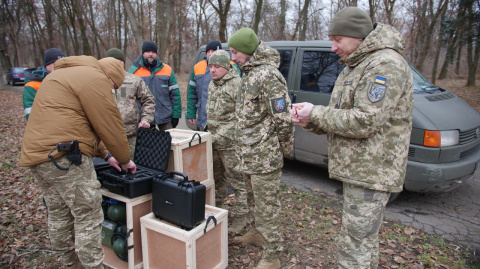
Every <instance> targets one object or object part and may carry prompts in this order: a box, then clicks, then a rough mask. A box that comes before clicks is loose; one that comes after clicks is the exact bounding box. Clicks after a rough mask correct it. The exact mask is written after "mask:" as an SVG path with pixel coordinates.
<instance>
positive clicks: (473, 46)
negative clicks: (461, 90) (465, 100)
mask: <svg viewBox="0 0 480 269" xmlns="http://www.w3.org/2000/svg"><path fill="white" fill-rule="evenodd" d="M461 3H462V4H463V5H465V8H466V10H467V18H468V21H467V27H466V36H467V61H468V77H467V84H466V86H475V75H476V73H477V67H478V60H479V58H480V3H479V0H464V1H462V2H461Z"/></svg>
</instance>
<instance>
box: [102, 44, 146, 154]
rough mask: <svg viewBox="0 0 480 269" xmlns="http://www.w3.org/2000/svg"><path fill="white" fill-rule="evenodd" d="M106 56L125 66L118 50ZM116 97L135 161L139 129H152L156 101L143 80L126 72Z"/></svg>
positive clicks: (122, 56)
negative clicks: (139, 109)
mask: <svg viewBox="0 0 480 269" xmlns="http://www.w3.org/2000/svg"><path fill="white" fill-rule="evenodd" d="M106 56H107V57H113V58H115V59H117V60H119V61H121V63H122V65H123V64H125V54H124V53H123V51H121V50H119V49H117V48H112V49H109V50H108V51H107V55H106ZM115 96H116V98H115V99H116V102H117V107H118V109H119V110H120V113H121V114H122V119H123V125H124V127H125V133H126V134H127V139H128V147H129V149H130V159H132V160H133V156H134V153H135V142H136V141H137V131H138V128H139V127H143V128H150V123H151V122H153V113H154V112H155V100H154V99H153V95H152V93H151V92H150V90H149V89H148V87H147V86H146V85H145V82H144V81H143V79H141V78H140V77H138V76H135V75H134V74H130V73H128V72H125V80H124V81H123V85H122V86H121V87H120V88H118V90H117V91H116V95H115ZM137 102H139V103H140V108H141V111H142V115H141V118H139V116H140V115H139V111H138V105H137ZM139 121H140V122H139Z"/></svg>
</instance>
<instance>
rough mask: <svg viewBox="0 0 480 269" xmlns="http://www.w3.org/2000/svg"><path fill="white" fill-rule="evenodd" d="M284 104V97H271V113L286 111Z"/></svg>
mask: <svg viewBox="0 0 480 269" xmlns="http://www.w3.org/2000/svg"><path fill="white" fill-rule="evenodd" d="M285 105H286V102H285V97H281V98H276V99H272V107H273V113H282V112H284V111H286V109H285Z"/></svg>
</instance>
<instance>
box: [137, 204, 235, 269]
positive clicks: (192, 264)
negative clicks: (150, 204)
mask: <svg viewBox="0 0 480 269" xmlns="http://www.w3.org/2000/svg"><path fill="white" fill-rule="evenodd" d="M227 215H228V211H227V210H225V209H221V208H217V207H213V206H209V205H205V216H206V218H207V217H208V216H214V217H215V218H216V220H217V225H216V226H215V224H214V222H213V221H210V222H208V226H207V227H206V233H204V232H205V226H206V224H207V223H206V220H205V221H203V222H202V223H200V224H199V225H198V226H197V227H195V228H193V229H192V230H190V231H186V230H183V229H181V228H180V227H178V226H176V225H174V224H171V223H168V222H166V221H163V220H160V219H157V218H155V215H154V214H153V213H150V214H148V215H146V216H143V217H142V218H141V219H140V222H141V226H142V248H143V261H144V262H143V266H144V268H146V269H149V268H150V269H177V268H178V269H185V268H188V269H213V268H214V269H220V268H226V267H227V264H228V219H227V218H228V217H227Z"/></svg>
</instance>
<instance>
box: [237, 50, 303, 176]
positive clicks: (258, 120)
mask: <svg viewBox="0 0 480 269" xmlns="http://www.w3.org/2000/svg"><path fill="white" fill-rule="evenodd" d="M279 64H280V54H279V53H278V51H277V50H275V49H273V48H271V47H269V46H267V45H265V44H264V43H263V42H261V43H260V44H259V45H258V48H257V50H256V51H255V53H254V54H253V56H252V57H251V58H250V60H249V61H247V62H246V63H245V64H243V65H241V66H240V69H241V70H242V80H241V86H240V90H239V92H238V95H237V102H236V108H235V113H236V115H237V119H238V124H237V128H236V130H237V141H238V147H237V150H236V152H237V154H238V155H239V158H240V165H239V166H238V167H237V168H238V169H239V170H240V172H242V173H246V174H262V173H270V172H273V171H275V170H278V169H280V168H282V167H283V157H284V156H287V157H289V156H290V155H291V154H292V151H293V131H294V126H293V122H292V120H291V118H290V114H289V113H288V109H289V107H290V105H291V102H290V98H289V96H288V90H287V87H286V81H285V79H284V78H283V76H282V74H281V73H280V72H279V71H278V69H277V68H278V66H279Z"/></svg>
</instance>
